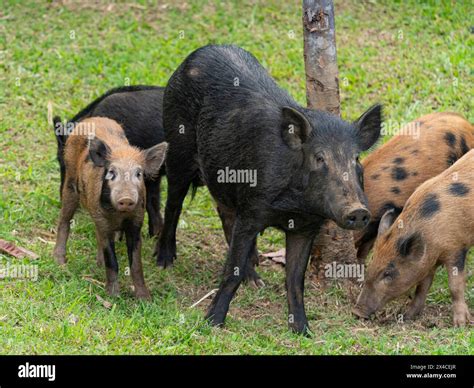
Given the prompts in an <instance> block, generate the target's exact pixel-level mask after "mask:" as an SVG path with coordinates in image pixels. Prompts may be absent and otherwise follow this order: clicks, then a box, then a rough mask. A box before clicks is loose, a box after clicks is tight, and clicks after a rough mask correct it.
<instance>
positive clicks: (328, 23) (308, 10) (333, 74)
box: [303, 0, 340, 115]
mask: <svg viewBox="0 0 474 388" xmlns="http://www.w3.org/2000/svg"><path fill="white" fill-rule="evenodd" d="M303 37H304V63H305V70H306V100H307V103H308V107H309V108H312V109H321V110H325V111H328V112H331V113H333V114H335V115H340V98H339V72H338V68H337V52H336V28H335V24H334V5H333V2H332V0H304V1H303Z"/></svg>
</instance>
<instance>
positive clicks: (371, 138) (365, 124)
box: [355, 104, 382, 151]
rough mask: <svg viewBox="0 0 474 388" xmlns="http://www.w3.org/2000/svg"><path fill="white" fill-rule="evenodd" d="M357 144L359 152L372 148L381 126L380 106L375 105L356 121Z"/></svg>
mask: <svg viewBox="0 0 474 388" xmlns="http://www.w3.org/2000/svg"><path fill="white" fill-rule="evenodd" d="M355 124H356V126H357V142H358V144H359V147H360V149H361V151H366V150H368V149H369V148H370V147H372V146H373V145H374V144H375V142H376V141H377V140H378V138H379V137H380V130H381V126H382V105H380V104H376V105H374V106H372V107H371V108H369V109H368V110H367V112H365V113H364V114H363V115H362V116H360V118H359V120H357V121H356V123H355Z"/></svg>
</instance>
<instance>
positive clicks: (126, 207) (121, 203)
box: [117, 197, 137, 212]
mask: <svg viewBox="0 0 474 388" xmlns="http://www.w3.org/2000/svg"><path fill="white" fill-rule="evenodd" d="M136 204H137V203H136V202H135V201H134V200H133V199H132V198H129V197H123V198H120V199H119V200H118V201H117V208H118V210H119V211H121V212H131V211H132V210H133V209H135V205H136Z"/></svg>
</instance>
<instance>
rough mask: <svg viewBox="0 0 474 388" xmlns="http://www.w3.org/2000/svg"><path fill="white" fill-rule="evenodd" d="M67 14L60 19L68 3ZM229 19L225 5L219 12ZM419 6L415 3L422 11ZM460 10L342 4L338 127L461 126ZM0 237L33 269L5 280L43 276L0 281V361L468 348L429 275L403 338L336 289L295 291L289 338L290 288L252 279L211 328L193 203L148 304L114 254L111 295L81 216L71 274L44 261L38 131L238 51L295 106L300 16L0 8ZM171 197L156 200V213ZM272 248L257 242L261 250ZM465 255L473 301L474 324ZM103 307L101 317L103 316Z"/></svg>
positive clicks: (467, 43)
mask: <svg viewBox="0 0 474 388" xmlns="http://www.w3.org/2000/svg"><path fill="white" fill-rule="evenodd" d="M63 3H65V4H63ZM225 3H226V4H225ZM423 3H424V2H423ZM470 14H471V15H472V3H471V2H470V1H467V0H466V1H456V2H454V1H452V2H451V1H442V2H441V1H440V2H437V1H436V2H435V1H429V2H426V3H425V4H422V2H419V1H415V0H410V1H403V2H397V1H388V0H387V1H355V0H354V1H343V0H340V1H336V28H337V44H338V61H339V71H340V80H341V85H340V86H341V96H342V111H343V116H344V117H347V118H351V119H354V118H356V117H358V115H360V114H361V113H362V112H363V111H365V109H366V108H367V107H369V106H370V105H371V104H373V103H375V102H377V101H380V102H382V103H383V104H384V105H385V114H386V120H387V121H390V122H392V123H401V124H403V123H406V122H408V121H410V120H412V119H415V118H416V117H418V116H420V115H422V114H425V113H429V112H432V111H443V110H451V111H456V112H460V113H462V114H464V115H465V116H466V117H467V118H468V119H469V120H470V121H471V122H472V121H474V117H473V110H472V108H473V105H474V104H473V96H474V93H473V70H472V64H473V63H474V57H473V56H474V55H473V53H474V47H473V46H474V44H473V37H474V35H473V34H472V32H471V29H472V25H474V23H473V20H472V18H471V20H469V17H468V15H470ZM0 23H1V24H0V31H1V34H0V45H1V47H0V50H1V51H0V69H1V73H0V79H1V83H2V84H1V88H0V114H1V119H0V150H1V153H0V166H1V168H0V188H1V189H0V190H1V197H0V238H3V239H6V240H11V241H14V242H15V243H17V244H19V245H21V246H24V247H26V248H28V249H30V250H32V251H34V252H36V253H38V254H39V255H40V258H39V259H38V260H36V261H28V260H24V261H18V260H17V259H14V258H11V257H8V256H6V255H2V256H0V263H1V264H3V265H6V263H7V262H10V263H11V264H18V263H22V262H24V263H32V264H35V265H38V271H39V277H38V280H37V281H36V282H33V281H24V280H11V279H5V280H2V281H0V300H1V303H0V352H1V353H2V354H17V353H19V354H30V353H33V354H43V353H47V354H68V353H72V354H120V353H123V354H222V353H224V354H249V353H250V354H262V353H265V354H473V353H474V331H473V330H472V327H471V328H465V329H455V328H452V327H451V321H452V316H451V301H450V295H449V290H448V287H447V276H446V273H445V271H444V270H440V271H439V273H438V275H437V277H436V280H435V283H434V284H433V286H432V289H431V291H430V293H429V296H428V300H427V308H426V310H425V312H424V314H423V316H422V318H421V319H420V320H418V321H416V322H414V323H409V324H408V323H406V324H400V323H397V322H396V320H395V316H396V312H397V311H398V310H399V309H400V308H402V307H403V305H404V304H405V302H406V299H402V300H400V301H398V302H395V303H392V304H390V305H389V306H388V307H387V308H386V309H385V310H384V311H383V312H382V313H380V314H379V315H378V317H377V319H376V320H375V321H369V322H362V321H358V320H356V319H355V318H353V317H352V315H351V314H350V306H351V305H350V303H349V298H348V297H347V296H346V295H345V293H344V291H343V290H342V288H340V286H338V285H333V286H331V287H330V288H329V289H327V290H325V291H322V290H320V289H319V288H318V286H317V285H316V284H314V283H313V282H311V280H310V279H308V281H307V287H306V308H307V313H308V318H309V320H310V326H311V329H312V331H313V332H314V337H313V338H302V337H300V336H297V335H294V334H292V333H290V332H289V331H288V330H287V325H286V296H285V287H284V276H283V275H284V271H283V269H282V268H281V267H279V266H277V265H274V266H265V267H262V266H261V267H260V268H259V272H260V274H261V275H262V277H263V279H264V281H265V283H266V287H264V288H263V289H259V290H254V289H252V288H250V287H245V286H244V287H241V288H240V289H239V291H238V293H237V296H236V298H235V300H234V301H233V302H232V304H231V309H230V312H229V315H228V318H227V324H226V327H225V328H223V329H216V328H211V327H210V326H208V325H207V324H206V323H205V322H204V321H203V316H204V312H205V310H206V308H207V306H208V304H209V301H210V300H209V299H206V300H204V301H203V302H202V303H200V304H199V305H197V306H196V307H194V308H190V306H191V305H193V304H194V303H195V302H196V301H198V300H199V299H200V298H201V297H203V296H204V295H205V294H206V293H208V292H209V291H210V290H212V289H214V288H216V287H217V285H218V280H219V273H220V270H221V268H222V266H223V263H224V257H225V251H226V245H225V240H224V238H223V233H222V231H221V227H220V221H219V218H218V216H217V214H216V212H215V210H214V207H213V203H212V201H211V198H210V196H209V194H208V192H207V190H206V189H205V188H201V189H199V191H198V194H197V196H196V198H195V199H194V200H193V201H192V202H191V201H190V198H188V199H187V200H186V202H185V208H184V212H183V215H182V217H181V221H180V224H179V230H178V236H177V238H178V260H177V261H176V263H175V266H174V267H173V268H172V269H171V270H165V271H163V270H158V269H157V268H156V266H155V265H154V262H153V260H152V251H153V247H154V241H153V240H151V239H149V238H145V239H144V248H143V261H144V270H145V278H146V281H147V283H148V286H149V287H150V289H151V291H152V294H153V302H151V303H143V302H138V301H136V300H135V299H134V298H133V297H132V295H131V292H130V285H131V279H130V278H129V277H127V276H125V275H124V273H123V269H124V268H125V266H126V265H127V264H128V262H127V260H126V250H125V247H124V246H123V245H124V244H119V245H118V246H119V249H118V255H119V257H120V265H121V283H122V284H121V285H122V293H121V296H120V297H119V298H117V299H111V298H110V297H108V296H107V295H106V294H105V291H104V288H103V285H102V284H101V283H102V282H103V281H104V279H105V270H104V269H102V268H98V267H97V266H96V264H95V259H94V257H95V235H94V228H93V224H92V222H91V220H90V219H89V217H88V216H87V215H86V214H85V213H84V212H79V213H78V214H77V215H76V217H75V223H74V226H73V230H72V234H71V237H70V241H69V245H68V258H69V264H68V266H67V268H66V269H61V268H59V267H58V266H57V265H56V264H55V263H54V261H53V259H52V249H53V243H54V239H55V236H54V229H55V227H56V222H57V218H58V215H59V208H60V203H59V171H58V165H57V162H56V158H55V155H56V142H55V139H54V135H53V131H52V128H51V126H50V125H49V124H48V121H47V111H48V104H51V106H52V109H53V112H54V114H59V115H60V116H61V117H63V118H64V117H72V115H73V114H75V113H76V112H77V111H79V110H80V109H81V108H82V107H84V106H85V105H86V104H87V103H88V102H90V101H91V100H92V99H94V98H95V97H97V96H98V95H100V94H102V93H103V92H105V91H106V90H107V89H109V88H112V87H115V86H119V85H124V84H155V85H165V84H166V82H167V79H168V78H169V76H170V75H171V74H172V72H173V70H174V69H175V68H176V67H177V66H178V65H179V64H180V63H181V62H182V60H183V59H184V58H185V57H186V56H187V55H188V54H189V53H190V52H191V51H193V50H194V49H196V48H198V47H200V46H202V45H205V44H207V43H234V44H237V45H239V46H242V47H244V48H245V49H247V50H249V51H250V52H252V53H253V54H254V55H255V56H256V57H257V58H258V59H259V60H260V61H261V62H262V63H263V65H264V66H265V67H266V68H268V69H269V71H270V73H271V74H272V75H273V76H274V77H275V78H276V80H277V81H278V82H279V84H280V85H281V86H282V87H284V88H287V89H288V90H289V91H290V93H291V94H292V95H293V96H294V97H295V98H296V100H297V101H299V102H300V103H302V104H304V103H305V89H304V87H305V79H304V68H303V38H302V23H301V4H300V1H285V0H280V1H277V0H267V1H247V0H246V1H237V0H235V1H230V2H219V1H216V2H207V1H199V0H192V1H181V2H174V1H168V2H164V3H161V2H160V4H158V5H156V4H151V2H150V3H147V2H143V1H142V2H139V3H137V4H135V5H130V4H125V3H123V4H114V5H102V4H101V3H100V2H73V1H64V2H60V1H48V2H46V1H38V2H32V1H12V0H6V1H4V2H3V3H2V7H1V10H0ZM164 199H165V195H164V196H163V205H164ZM282 246H283V234H282V233H280V232H278V231H275V230H268V231H267V232H266V233H265V234H264V235H263V236H262V237H261V238H260V239H259V248H260V250H261V251H270V250H277V249H279V248H280V247H282ZM472 259H473V252H472V251H471V254H470V260H469V262H468V264H467V266H468V270H469V271H470V272H471V276H470V277H469V279H468V287H467V298H468V300H469V302H468V303H469V305H470V307H471V310H472V309H474V279H473V276H472V271H473V269H474V260H472ZM97 296H99V298H103V299H104V300H106V301H108V302H110V303H111V305H108V304H107V303H104V302H103V301H101V300H100V299H98V298H97Z"/></svg>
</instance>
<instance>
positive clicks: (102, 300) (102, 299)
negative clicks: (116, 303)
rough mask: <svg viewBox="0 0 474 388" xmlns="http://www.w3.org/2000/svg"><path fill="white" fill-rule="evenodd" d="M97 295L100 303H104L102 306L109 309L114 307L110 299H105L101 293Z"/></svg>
mask: <svg viewBox="0 0 474 388" xmlns="http://www.w3.org/2000/svg"><path fill="white" fill-rule="evenodd" d="M95 297H96V298H97V300H98V301H99V302H100V303H102V306H104V307H105V308H106V309H107V310H110V309H111V308H112V306H113V304H112V303H110V302H109V301H108V300H105V299H104V298H102V297H101V296H100V295H97V294H95Z"/></svg>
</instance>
